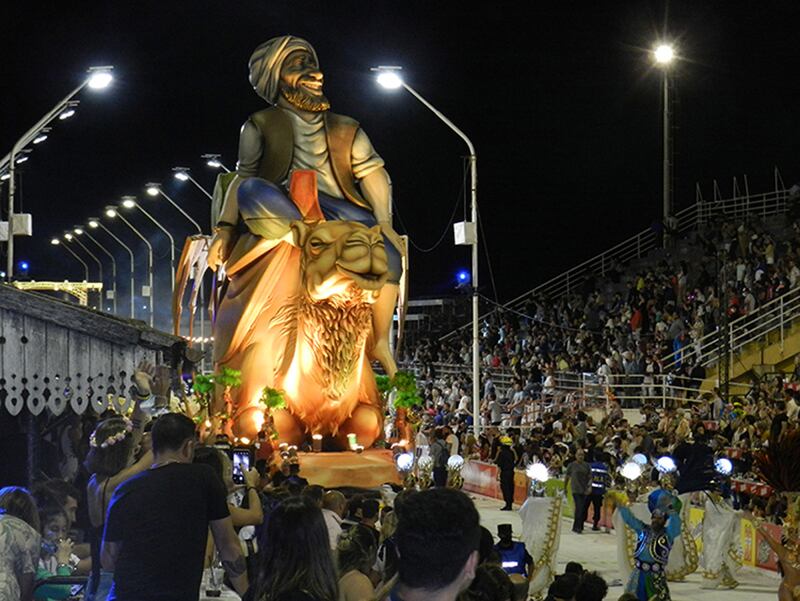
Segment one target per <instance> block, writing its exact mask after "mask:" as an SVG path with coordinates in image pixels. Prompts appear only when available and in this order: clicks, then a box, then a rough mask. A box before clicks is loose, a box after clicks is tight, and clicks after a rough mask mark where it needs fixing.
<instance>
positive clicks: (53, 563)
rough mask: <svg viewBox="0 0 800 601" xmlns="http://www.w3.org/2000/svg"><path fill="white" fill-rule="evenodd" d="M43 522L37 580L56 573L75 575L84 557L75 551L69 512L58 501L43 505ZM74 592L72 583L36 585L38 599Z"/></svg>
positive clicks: (54, 597)
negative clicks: (65, 511) (54, 503)
mask: <svg viewBox="0 0 800 601" xmlns="http://www.w3.org/2000/svg"><path fill="white" fill-rule="evenodd" d="M39 523H41V525H42V552H41V555H40V557H39V563H38V568H37V570H36V580H37V581H38V580H46V579H47V578H52V577H53V576H72V575H73V574H74V573H75V570H76V568H77V567H78V562H79V561H80V560H79V559H78V557H77V556H76V555H75V554H74V553H73V552H72V541H71V540H70V538H69V536H68V534H69V529H68V524H69V519H68V518H67V514H66V513H64V510H63V509H62V508H61V507H59V506H58V505H49V506H45V507H40V508H39ZM70 595H71V587H69V586H64V585H44V586H40V587H38V588H37V589H36V594H35V596H34V598H35V599H37V601H46V600H48V599H55V600H60V599H66V598H67V597H69V596H70Z"/></svg>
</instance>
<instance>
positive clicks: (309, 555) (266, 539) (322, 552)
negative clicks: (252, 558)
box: [243, 496, 339, 601]
mask: <svg viewBox="0 0 800 601" xmlns="http://www.w3.org/2000/svg"><path fill="white" fill-rule="evenodd" d="M328 542H329V538H328V534H327V530H326V528H325V520H323V518H322V512H321V511H320V509H319V508H318V507H315V506H314V504H313V503H312V502H311V501H309V500H308V499H307V498H305V497H302V496H300V497H290V498H288V499H286V500H284V501H283V502H282V503H281V504H280V505H278V507H277V508H275V510H274V511H273V512H272V514H271V515H270V519H269V522H268V524H267V527H266V529H265V530H264V532H263V536H262V544H261V553H260V555H259V557H260V566H259V570H258V575H257V576H256V580H255V582H254V583H253V586H251V587H250V590H248V591H247V594H245V596H244V598H243V601H338V599H339V587H338V583H337V575H336V569H335V568H334V565H333V556H332V554H331V550H330V545H329V544H328Z"/></svg>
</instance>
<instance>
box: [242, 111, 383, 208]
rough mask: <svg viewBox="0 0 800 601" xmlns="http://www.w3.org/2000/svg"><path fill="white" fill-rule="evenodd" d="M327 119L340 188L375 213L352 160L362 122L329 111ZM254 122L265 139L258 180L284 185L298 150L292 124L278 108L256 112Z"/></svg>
mask: <svg viewBox="0 0 800 601" xmlns="http://www.w3.org/2000/svg"><path fill="white" fill-rule="evenodd" d="M323 119H324V123H325V137H326V138H327V141H328V157H329V158H330V161H331V167H333V177H334V178H335V179H336V183H338V184H339V189H340V190H341V191H342V194H343V195H344V197H345V198H346V199H347V200H349V201H350V202H352V203H353V204H356V205H358V206H360V207H363V208H365V209H369V210H370V211H372V207H370V205H369V203H368V202H367V201H366V200H364V198H363V197H362V196H361V194H359V192H358V190H357V189H356V181H355V178H354V177H353V169H352V163H351V160H350V157H351V152H352V148H353V140H355V137H356V132H358V121H356V120H355V119H351V118H350V117H345V116H344V115H336V114H335V113H331V112H329V111H327V112H325V114H324V115H323ZM250 121H252V122H253V123H254V124H255V126H256V127H258V130H259V131H260V132H261V136H262V138H263V139H264V148H265V151H264V153H263V154H262V156H261V163H260V164H259V166H258V177H261V178H264V179H265V180H267V181H269V182H272V183H275V184H280V183H281V182H283V181H284V180H285V179H286V176H287V175H288V174H289V168H290V167H291V166H292V153H293V151H294V132H293V131H292V121H291V119H290V117H289V116H288V115H286V114H285V113H284V112H283V110H282V109H280V108H278V107H276V106H273V107H270V108H268V109H264V110H263V111H258V112H257V113H253V114H252V115H250Z"/></svg>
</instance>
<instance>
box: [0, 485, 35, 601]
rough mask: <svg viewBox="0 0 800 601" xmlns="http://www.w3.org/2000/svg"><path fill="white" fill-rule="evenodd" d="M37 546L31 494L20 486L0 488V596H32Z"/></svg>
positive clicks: (28, 597) (20, 597) (16, 597)
mask: <svg viewBox="0 0 800 601" xmlns="http://www.w3.org/2000/svg"><path fill="white" fill-rule="evenodd" d="M40 549H41V538H40V536H39V514H38V512H37V511H36V503H35V502H34V500H33V497H32V496H31V495H30V493H29V492H28V491H27V490H25V489H24V488H21V487H19V486H6V487H5V488H0V599H21V600H22V601H30V600H31V599H32V598H33V580H34V576H35V574H36V569H37V562H38V560H39V553H40Z"/></svg>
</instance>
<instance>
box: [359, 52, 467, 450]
mask: <svg viewBox="0 0 800 601" xmlns="http://www.w3.org/2000/svg"><path fill="white" fill-rule="evenodd" d="M373 70H374V71H377V72H378V78H379V83H381V85H383V86H384V87H386V88H390V89H391V88H399V87H403V88H405V89H406V90H407V91H408V92H409V93H410V94H411V95H412V96H414V98H416V99H417V100H419V101H420V102H421V103H422V104H424V105H425V106H426V107H428V109H430V111H431V112H432V113H433V114H434V115H436V116H437V117H438V118H439V119H440V120H441V121H443V122H444V123H445V125H447V126H448V127H449V128H450V129H451V130H453V131H454V132H455V133H456V134H457V135H458V136H459V137H460V138H461V139H462V140H463V141H464V143H465V144H466V145H467V148H468V149H469V157H468V158H469V171H470V218H471V219H472V223H473V226H474V230H473V232H472V236H473V239H472V240H471V245H472V420H473V432H474V434H475V436H476V437H478V436H480V433H481V418H480V339H479V334H480V332H479V327H478V325H479V314H478V157H477V154H476V153H475V146H474V145H473V144H472V141H471V140H470V139H469V138H468V137H467V135H466V134H465V133H464V132H463V131H461V130H460V129H459V128H458V127H456V125H455V124H454V123H453V122H452V121H450V119H448V118H447V117H445V116H444V115H443V114H442V113H441V112H440V111H439V110H438V109H436V107H434V106H433V105H432V104H431V103H430V102H428V101H427V100H425V98H423V97H422V96H421V95H420V94H419V93H418V92H417V91H416V90H415V89H414V88H412V87H411V86H410V85H408V84H407V83H406V82H405V81H403V79H402V78H401V77H400V76H399V74H398V71H399V70H400V68H399V67H377V68H376V69H373Z"/></svg>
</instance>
